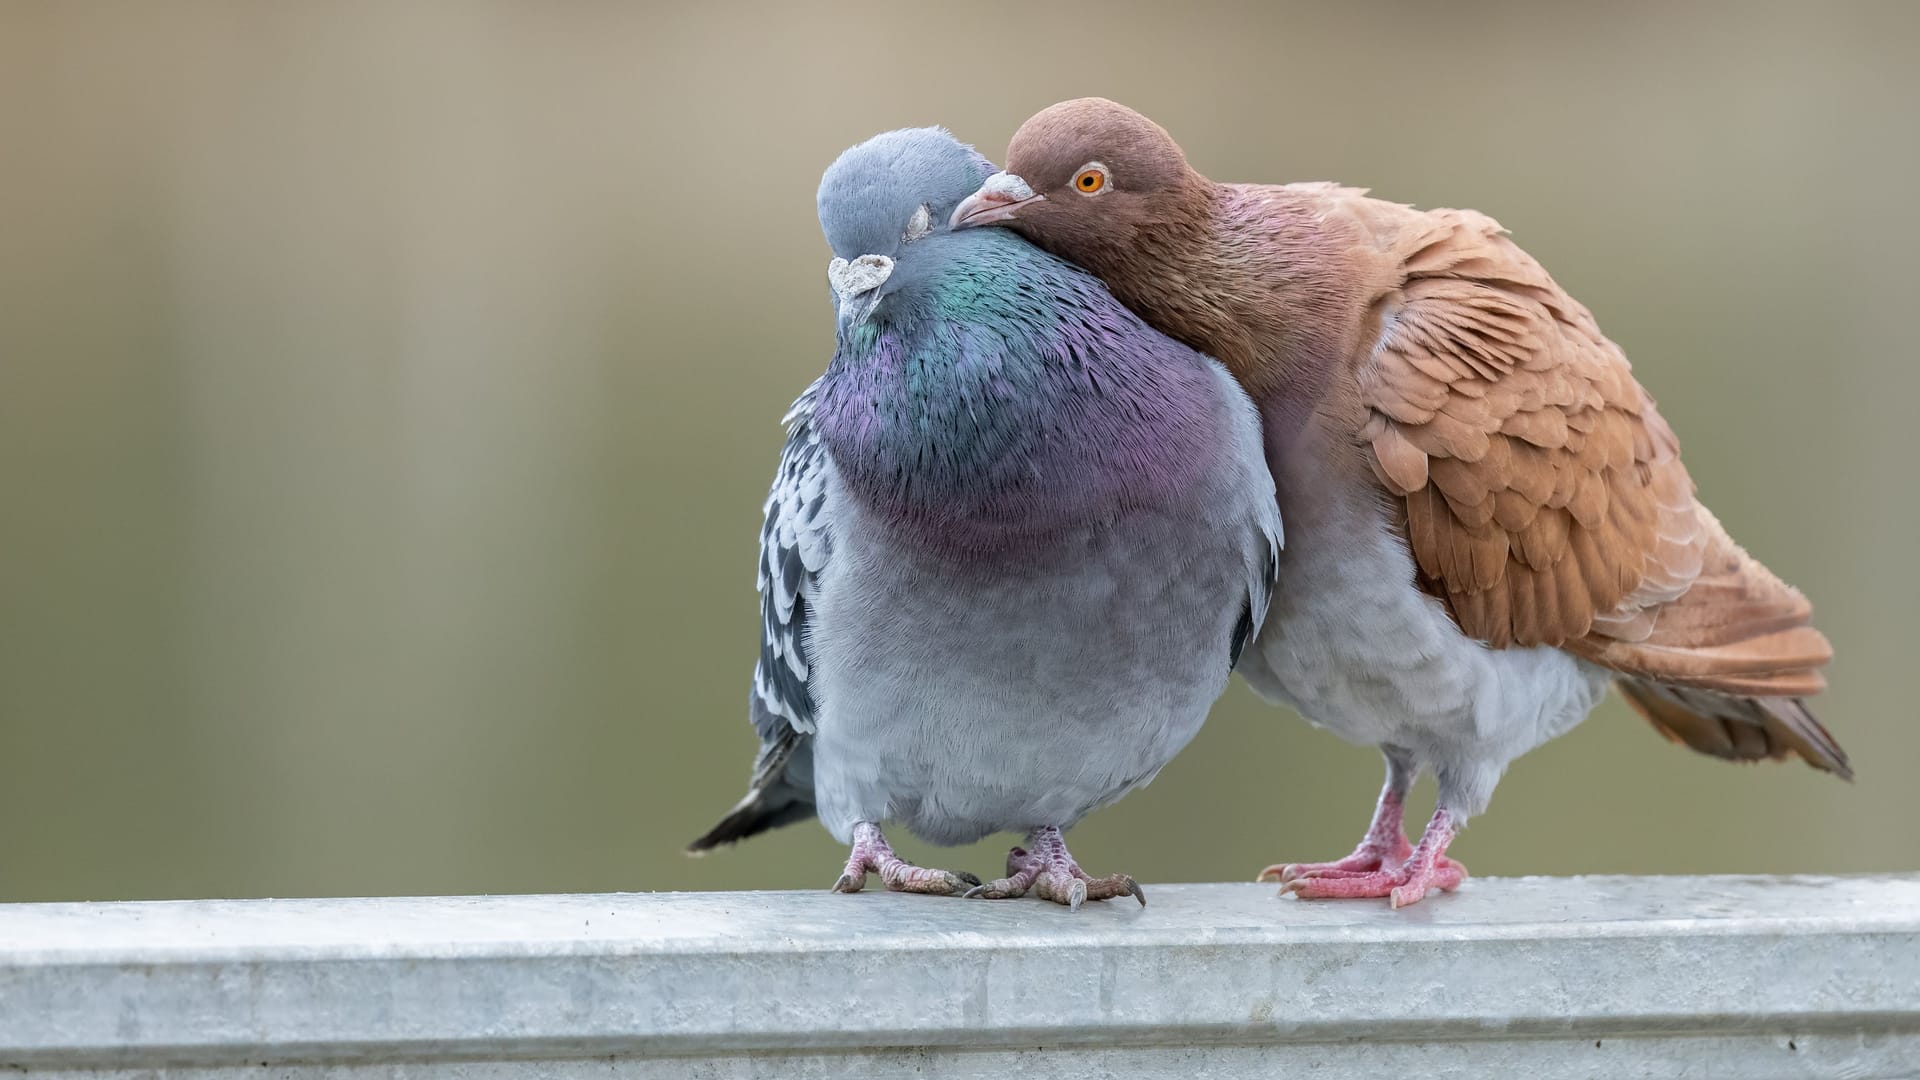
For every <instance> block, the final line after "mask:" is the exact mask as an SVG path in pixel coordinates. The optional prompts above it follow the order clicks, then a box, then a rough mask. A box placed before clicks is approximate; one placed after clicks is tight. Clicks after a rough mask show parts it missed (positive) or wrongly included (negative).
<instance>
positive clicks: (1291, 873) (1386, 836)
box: [1256, 748, 1417, 885]
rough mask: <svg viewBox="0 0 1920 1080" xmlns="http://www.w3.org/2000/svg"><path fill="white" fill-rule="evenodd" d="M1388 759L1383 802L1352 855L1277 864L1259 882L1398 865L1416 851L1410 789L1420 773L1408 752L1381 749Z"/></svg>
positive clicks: (1383, 786)
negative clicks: (1410, 836)
mask: <svg viewBox="0 0 1920 1080" xmlns="http://www.w3.org/2000/svg"><path fill="white" fill-rule="evenodd" d="M1380 755H1381V756H1382V757H1384V758H1386V760H1387V779H1386V783H1385V784H1384V785H1382V786H1381V788H1380V801H1379V803H1378V804H1376V805H1375V807H1374V810H1373V822H1372V823H1371V824H1369V825H1368V826H1367V834H1366V835H1365V836H1363V837H1361V838H1360V846H1359V847H1356V848H1354V849H1353V854H1351V855H1348V856H1347V857H1346V858H1344V859H1336V860H1334V861H1333V862H1320V863H1275V864H1274V865H1272V866H1269V867H1267V868H1266V869H1265V870H1262V871H1260V876H1259V877H1258V878H1257V879H1256V880H1259V881H1277V882H1280V883H1281V884H1282V885H1284V884H1286V883H1287V882H1289V881H1292V880H1293V879H1294V878H1297V877H1305V876H1308V875H1320V874H1357V873H1370V872H1372V871H1375V870H1383V869H1385V868H1387V867H1389V866H1398V865H1399V864H1400V863H1402V862H1405V861H1406V858H1407V856H1409V855H1411V854H1413V845H1412V844H1409V843H1408V842H1407V831H1406V824H1405V819H1406V805H1407V791H1408V790H1409V789H1411V788H1412V787H1413V781H1414V777H1415V776H1416V775H1417V772H1416V770H1415V769H1414V767H1413V759H1412V757H1411V756H1410V755H1408V754H1407V753H1406V752H1405V751H1402V750H1398V749H1386V748H1382V749H1381V751H1380Z"/></svg>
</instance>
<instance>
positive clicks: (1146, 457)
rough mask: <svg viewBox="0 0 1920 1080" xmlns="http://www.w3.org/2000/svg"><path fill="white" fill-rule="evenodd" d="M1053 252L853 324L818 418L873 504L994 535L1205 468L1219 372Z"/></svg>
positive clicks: (940, 526)
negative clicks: (1036, 262)
mask: <svg viewBox="0 0 1920 1080" xmlns="http://www.w3.org/2000/svg"><path fill="white" fill-rule="evenodd" d="M1008 239H1009V240H1011V239H1012V238H1010V237H1009V238H1008ZM1014 242H1015V243H1018V241H1014ZM996 243H998V242H997V241H996ZM1022 247H1024V245H1022ZM1027 251H1033V249H1030V248H1029V249H1027ZM1033 254H1034V256H1039V253H1038V252H1033ZM1040 258H1041V259H1043V260H1044V263H1043V265H1042V267H1041V269H1044V270H1046V271H1049V272H1048V273H1035V272H1034V271H1035V268H1034V267H1032V266H1024V267H1020V268H1018V269H1019V270H1020V271H1021V273H1020V274H1019V275H1018V280H1019V281H1020V282H1022V283H1023V284H1024V286H1025V287H1019V285H1016V284H1008V282H1011V281H1015V280H1016V279H1015V278H1012V277H1009V276H1007V275H1006V274H1004V273H1002V274H999V275H993V274H988V275H985V276H984V277H982V276H978V275H961V276H960V280H958V281H957V282H948V283H947V287H946V288H944V289H936V290H933V291H932V293H931V296H930V298H928V299H927V301H926V302H923V303H920V304H918V305H914V304H913V303H912V302H910V301H909V302H903V303H902V304H901V305H900V306H901V307H902V308H903V309H905V310H901V311H898V312H896V315H897V316H898V317H896V318H895V319H892V320H889V321H884V322H883V321H879V320H876V321H873V322H869V323H867V324H865V325H862V326H859V327H856V328H855V329H854V330H852V331H851V332H849V333H848V334H846V335H844V336H843V337H842V339H841V341H840V342H839V348H838V350H837V351H836V354H835V357H834V361H833V364H832V366H831V367H830V368H829V369H828V372H827V376H826V378H825V379H824V380H823V381H822V385H821V389H820V397H819V402H818V405H817V407H816V411H815V414H814V424H815V427H816V430H817V431H818V432H819V434H820V438H821V440H822V442H823V443H824V445H825V446H826V447H827V449H828V451H829V453H831V454H832V455H833V457H834V461H835V464H836V465H837V466H838V468H839V471H840V473H841V476H842V477H843V479H844V481H845V483H846V485H847V487H848V489H849V491H850V493H851V494H852V495H853V497H854V498H856V499H858V500H859V501H860V502H861V503H862V505H863V506H864V507H865V508H866V509H867V510H868V511H870V512H873V513H875V514H877V515H879V516H880V517H882V518H883V519H885V520H888V521H891V522H893V523H895V524H896V525H899V526H902V527H909V528H912V529H914V530H915V531H916V532H924V533H926V534H928V535H929V536H933V537H938V538H940V539H941V540H942V541H943V542H945V543H947V544H951V545H955V546H959V547H964V548H972V549H981V548H991V549H999V548H1004V547H1007V546H1018V545H1021V544H1029V543H1036V542H1039V543H1044V542H1045V540H1046V538H1047V537H1049V536H1053V535H1057V534H1058V533H1060V532H1061V531H1063V530H1066V529H1071V528H1076V527H1081V526H1085V525H1088V524H1093V523H1098V522H1101V521H1105V520H1111V519H1112V518H1113V517H1114V516H1115V515H1117V514H1118V513H1120V512H1122V511H1123V510H1125V509H1126V508H1127V507H1128V505H1129V504H1131V503H1135V502H1141V501H1159V500H1162V499H1164V498H1165V496H1166V495H1167V494H1168V493H1169V492H1170V491H1172V490H1175V489H1177V488H1179V487H1182V486H1184V485H1186V484H1189V483H1191V482H1192V481H1193V480H1194V479H1195V477H1196V476H1197V475H1198V474H1199V473H1200V472H1202V471H1203V470H1205V469H1206V468H1207V467H1208V465H1209V464H1210V463H1209V462H1207V461H1206V460H1205V458H1204V455H1205V454H1206V453H1207V451H1208V448H1210V447H1211V446H1214V445H1217V443H1216V442H1215V440H1214V439H1213V438H1212V435H1213V432H1212V426H1213V425H1216V424H1218V423H1220V422H1221V418H1222V416H1223V415H1224V413H1223V411H1222V410H1221V408H1220V396H1221V394H1222V391H1223V384H1222V383H1221V381H1220V379H1219V377H1218V375H1217V374H1216V373H1215V371H1214V370H1212V369H1211V368H1210V366H1209V365H1208V364H1207V363H1206V362H1205V361H1204V360H1202V359H1201V358H1200V357H1199V356H1198V355H1197V354H1195V353H1193V352H1191V351H1190V350H1188V349H1186V348H1185V347H1184V346H1181V345H1179V344H1177V343H1175V342H1173V341H1172V340H1170V339H1168V338H1165V337H1163V336H1161V335H1159V334H1157V333H1155V332H1153V331H1151V330H1149V329H1147V328H1146V327H1145V326H1144V325H1143V324H1141V323H1140V322H1139V321H1138V320H1137V319H1135V318H1134V317H1133V316H1131V315H1130V314H1128V313H1127V312H1126V311H1125V309H1124V308H1122V307H1121V306H1120V304H1119V303H1118V301H1116V300H1114V299H1113V298H1112V297H1111V296H1109V295H1108V294H1107V293H1106V291H1105V290H1104V289H1103V288H1100V287H1099V286H1098V285H1097V284H1095V283H1093V282H1092V279H1090V278H1088V277H1086V276H1085V275H1083V274H1081V273H1080V272H1078V271H1077V270H1072V269H1071V268H1069V267H1067V266H1066V265H1065V264H1056V263H1055V260H1052V259H1050V258H1046V257H1040Z"/></svg>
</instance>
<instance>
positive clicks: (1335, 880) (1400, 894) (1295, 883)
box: [1280, 810, 1467, 908]
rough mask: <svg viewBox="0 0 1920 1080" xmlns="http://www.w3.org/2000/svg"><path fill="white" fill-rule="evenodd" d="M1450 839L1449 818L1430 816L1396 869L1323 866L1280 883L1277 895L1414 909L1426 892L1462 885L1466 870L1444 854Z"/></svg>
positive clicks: (1442, 814) (1443, 813)
mask: <svg viewBox="0 0 1920 1080" xmlns="http://www.w3.org/2000/svg"><path fill="white" fill-rule="evenodd" d="M1453 834H1454V827H1453V820H1452V815H1450V814H1448V813H1447V811H1445V810H1436V811H1434V813H1433V820H1432V821H1430V822H1428V823H1427V831H1426V833H1425V835H1423V836H1421V837H1420V844H1419V846H1418V847H1415V848H1414V849H1413V850H1412V851H1411V852H1410V853H1409V854H1408V855H1407V857H1406V859H1405V860H1404V861H1403V862H1401V863H1400V865H1399V866H1396V867H1393V868H1391V869H1386V868H1381V869H1374V870H1358V869H1355V870H1349V869H1342V868H1338V867H1337V864H1328V865H1327V868H1325V869H1318V870H1311V869H1305V870H1303V872H1301V873H1299V874H1296V875H1294V876H1292V877H1290V878H1286V879H1285V883H1284V884H1282V885H1281V886H1280V893H1281V895H1283V896H1284V895H1286V894H1287V893H1293V894H1294V895H1296V896H1298V897H1300V898H1301V899H1303V900H1320V899H1351V898H1356V897H1375V896H1384V897H1386V898H1387V902H1388V903H1389V904H1391V905H1392V906H1393V907H1396V908H1401V907H1406V906H1407V905H1408V904H1414V903H1418V902H1419V901H1420V899H1421V898H1422V897H1424V896H1426V895H1427V890H1429V889H1439V890H1441V891H1443V892H1450V891H1452V890H1454V889H1457V888H1459V887H1460V883H1461V882H1462V881H1465V880H1466V877H1467V868H1466V867H1465V866H1462V865H1461V864H1460V863H1458V862H1456V861H1454V860H1452V859H1449V858H1447V856H1446V854H1445V852H1446V849H1447V845H1448V844H1450V843H1452V842H1453ZM1354 854H1355V855H1358V854H1359V852H1355V853H1354ZM1342 861H1345V860H1342ZM1283 872H1284V871H1283Z"/></svg>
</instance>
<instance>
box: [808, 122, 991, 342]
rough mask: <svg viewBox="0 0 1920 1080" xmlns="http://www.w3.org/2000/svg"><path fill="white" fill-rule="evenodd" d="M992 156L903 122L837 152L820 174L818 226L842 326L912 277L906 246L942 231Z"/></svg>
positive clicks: (936, 130) (982, 176)
mask: <svg viewBox="0 0 1920 1080" xmlns="http://www.w3.org/2000/svg"><path fill="white" fill-rule="evenodd" d="M993 173H994V167H993V164H992V163H991V162H989V161H988V160H987V159H986V158H984V157H982V156H981V155H980V154H979V153H978V152H977V151H975V150H974V149H973V147H971V146H968V145H966V144H965V143H962V142H961V141H960V140H958V139H956V138H954V137H953V136H952V135H951V134H949V133H948V132H947V131H946V129H944V128H937V127H926V128H902V129H901V130H899V131H889V132H886V133H885V134H881V135H875V136H874V137H873V138H871V139H868V140H867V141H866V142H863V143H861V144H860V145H858V146H855V147H853V148H852V149H850V150H848V151H846V152H845V153H843V154H841V155H840V157H839V158H838V159H836V160H835V161H834V163H833V164H832V165H830V166H828V167H827V172H826V175H824V176H822V177H821V178H820V194H819V195H818V197H817V200H816V201H817V204H818V207H819V211H820V228H821V231H823V232H825V233H826V236H827V243H828V244H829V245H830V246H831V247H832V248H833V253H834V256H835V257H834V260H833V262H832V263H831V264H830V265H829V266H828V268H827V278H828V280H829V281H830V282H831V283H832V284H833V291H834V304H835V307H837V308H838V310H839V313H840V321H841V323H842V324H843V325H849V324H857V323H859V322H860V321H862V320H864V319H865V318H866V317H867V316H868V315H869V314H871V313H872V311H873V308H874V306H875V305H876V304H878V303H879V302H880V299H881V298H882V296H884V295H885V294H886V293H887V292H889V291H891V289H883V288H882V286H884V285H886V284H887V282H888V281H889V280H890V279H892V280H893V281H894V285H895V287H897V286H899V285H900V284H901V283H902V282H903V281H904V280H905V279H906V278H908V277H910V276H912V274H911V269H910V267H909V266H907V265H904V264H910V263H912V262H913V261H914V260H912V259H910V258H909V257H908V250H909V245H912V244H914V243H916V242H917V241H919V240H922V239H924V238H925V237H927V236H928V235H930V234H932V233H935V232H947V231H948V225H947V219H948V218H949V217H950V216H951V215H952V213H953V209H954V207H956V206H958V205H959V204H960V200H962V199H964V198H966V197H967V196H968V195H970V194H972V193H973V191H974V190H975V189H976V188H978V187H979V186H980V183H981V181H983V180H985V179H986V178H987V177H988V176H991V175H993Z"/></svg>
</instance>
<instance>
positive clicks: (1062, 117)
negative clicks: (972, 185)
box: [952, 98, 1207, 275]
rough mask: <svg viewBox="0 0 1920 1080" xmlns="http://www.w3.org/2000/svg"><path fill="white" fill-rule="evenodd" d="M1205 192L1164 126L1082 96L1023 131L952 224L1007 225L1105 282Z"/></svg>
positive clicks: (1118, 106) (1042, 115)
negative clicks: (1154, 229)
mask: <svg viewBox="0 0 1920 1080" xmlns="http://www.w3.org/2000/svg"><path fill="white" fill-rule="evenodd" d="M1206 186H1207V181H1206V179H1205V178H1204V177H1202V176H1200V174H1198V173H1196V172H1194V171H1193V169H1192V168H1191V167H1189V166H1188V165H1187V156H1186V154H1184V153H1182V152H1181V150H1180V144H1178V143H1176V142H1174V141H1173V136H1171V135H1168V134H1167V132H1166V129H1165V128H1162V127H1161V126H1160V125H1159V124H1156V123H1154V122H1153V121H1151V120H1149V119H1147V118H1146V117H1144V116H1141V115H1140V114H1139V113H1137V112H1134V111H1133V110H1132V109H1129V108H1127V107H1126V106H1125V105H1121V104H1118V103H1116V102H1112V101H1108V100H1107V99H1105V98H1077V99H1075V100H1073V101H1063V102H1061V103H1060V104H1058V105H1054V106H1051V107H1049V108H1047V109H1044V110H1042V111H1040V112H1038V113H1035V114H1034V115H1033V117H1032V118H1031V119H1029V120H1028V121H1027V122H1026V123H1024V124H1022V125H1020V130H1019V131H1018V132H1016V133H1015V134H1014V136H1013V142H1012V144H1011V145H1010V146H1008V148H1007V163H1006V171H1004V172H1000V173H996V174H994V175H993V176H990V177H988V178H987V181H986V183H985V184H983V185H981V187H980V190H979V191H976V192H974V193H973V195H972V196H970V197H969V198H967V199H966V200H965V201H963V202H962V203H961V204H960V205H959V206H958V207H956V208H954V212H953V217H952V226H953V227H954V228H956V229H964V228H968V227H971V226H974V225H1000V226H1004V227H1006V228H1010V229H1013V230H1014V231H1015V232H1018V233H1020V234H1021V235H1023V236H1025V237H1027V238H1028V239H1029V240H1032V241H1033V242H1034V243H1036V244H1039V245H1040V246H1041V247H1044V248H1047V249H1048V250H1050V251H1053V252H1055V253H1056V254H1059V255H1063V256H1065V257H1066V258H1069V259H1072V260H1073V261H1075V262H1078V263H1080V264H1081V265H1082V266H1085V267H1086V268H1087V269H1089V270H1092V271H1093V272H1095V273H1096V274H1102V275H1105V274H1106V273H1108V272H1109V271H1111V270H1113V269H1115V267H1113V266H1112V261H1113V260H1114V259H1124V258H1125V257H1126V254H1125V253H1127V252H1128V251H1130V250H1132V248H1133V246H1134V245H1135V244H1136V243H1137V242H1138V239H1139V237H1140V233H1141V227H1142V226H1146V225H1151V224H1153V223H1167V222H1173V221H1178V220H1180V219H1182V218H1183V217H1186V216H1189V215H1190V214H1191V213H1192V212H1193V208H1194V207H1195V206H1196V203H1197V202H1198V201H1203V192H1204V189H1205V187H1206Z"/></svg>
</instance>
